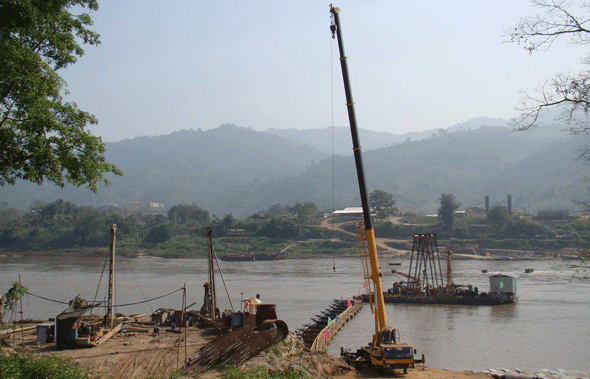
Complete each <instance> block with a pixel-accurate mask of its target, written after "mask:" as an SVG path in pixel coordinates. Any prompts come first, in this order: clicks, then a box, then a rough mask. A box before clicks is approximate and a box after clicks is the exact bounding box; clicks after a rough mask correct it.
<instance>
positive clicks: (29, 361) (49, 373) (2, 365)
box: [0, 354, 100, 379]
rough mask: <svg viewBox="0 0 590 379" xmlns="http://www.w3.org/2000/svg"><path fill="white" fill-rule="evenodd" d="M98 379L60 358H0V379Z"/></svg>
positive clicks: (21, 356)
mask: <svg viewBox="0 0 590 379" xmlns="http://www.w3.org/2000/svg"><path fill="white" fill-rule="evenodd" d="M4 378H18V379H45V378H47V379H49V378H51V379H82V378H85V379H98V378H100V376H99V375H98V374H96V373H93V372H91V371H90V370H87V369H83V368H81V367H80V366H79V365H78V364H76V363H75V362H74V361H72V360H68V359H62V358H58V357H48V358H35V357H32V356H31V355H27V354H13V355H10V356H8V357H4V356H0V379H4Z"/></svg>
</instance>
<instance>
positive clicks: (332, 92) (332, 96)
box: [330, 38, 336, 212]
mask: <svg viewBox="0 0 590 379" xmlns="http://www.w3.org/2000/svg"><path fill="white" fill-rule="evenodd" d="M330 97H331V102H332V212H335V211H336V180H335V174H334V171H335V170H334V166H335V163H334V38H332V39H331V41H330Z"/></svg>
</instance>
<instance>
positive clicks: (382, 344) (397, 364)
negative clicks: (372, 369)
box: [370, 327, 415, 373]
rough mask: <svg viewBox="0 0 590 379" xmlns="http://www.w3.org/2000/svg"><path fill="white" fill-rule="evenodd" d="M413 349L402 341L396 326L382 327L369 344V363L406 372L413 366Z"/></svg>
mask: <svg viewBox="0 0 590 379" xmlns="http://www.w3.org/2000/svg"><path fill="white" fill-rule="evenodd" d="M414 353H415V351H414V349H413V348H412V346H410V345H408V344H405V343H403V338H402V336H401V334H400V332H399V330H397V329H396V328H389V327H387V328H383V329H382V330H381V332H379V333H378V334H375V335H374V336H373V344H372V345H371V346H370V356H371V364H372V365H373V366H376V367H387V368H390V369H396V368H401V369H403V370H404V373H407V371H408V368H410V367H411V368H413V367H414V363H415V361H414Z"/></svg>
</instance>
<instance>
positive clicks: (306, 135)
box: [266, 117, 508, 155]
mask: <svg viewBox="0 0 590 379" xmlns="http://www.w3.org/2000/svg"><path fill="white" fill-rule="evenodd" d="M482 126H495V127H507V126H508V121H507V120H503V119H499V118H489V117H478V118H474V119H471V120H469V121H466V122H463V123H461V124H457V125H454V126H451V127H450V128H448V129H446V131H447V132H454V131H469V130H472V129H479V128H480V127H482ZM395 129H396V128H395V127H394V126H392V128H391V132H390V133H388V132H375V131H373V130H367V129H362V128H360V129H359V135H360V136H361V137H362V138H361V142H362V146H363V151H369V150H375V149H379V148H382V147H387V146H391V145H396V144H398V143H402V142H406V141H419V140H423V139H428V138H430V137H432V135H433V134H434V135H436V134H438V133H439V130H438V129H431V130H426V131H423V132H410V133H404V134H393V133H395ZM266 132H267V133H270V134H273V135H276V136H279V137H281V138H285V139H288V140H291V141H293V142H296V143H300V144H304V145H307V146H311V147H314V148H316V149H318V150H320V151H322V152H323V153H325V154H328V155H332V152H334V154H336V155H352V141H351V137H350V128H349V127H348V126H334V127H327V128H323V129H303V130H300V129H293V128H283V129H268V130H266Z"/></svg>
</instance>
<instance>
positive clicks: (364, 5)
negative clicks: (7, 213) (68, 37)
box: [60, 0, 587, 142]
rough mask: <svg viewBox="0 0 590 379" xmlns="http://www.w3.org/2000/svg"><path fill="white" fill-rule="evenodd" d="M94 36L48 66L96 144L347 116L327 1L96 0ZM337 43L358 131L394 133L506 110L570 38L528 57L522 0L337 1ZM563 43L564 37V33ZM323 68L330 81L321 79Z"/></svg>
mask: <svg viewBox="0 0 590 379" xmlns="http://www.w3.org/2000/svg"><path fill="white" fill-rule="evenodd" d="M99 4H100V9H99V10H98V12H95V13H94V14H93V18H94V22H95V24H94V26H93V29H94V30H96V31H97V32H98V33H100V34H101V42H102V43H101V45H99V46H98V47H94V46H85V50H86V54H85V55H84V56H83V57H82V58H81V59H80V60H79V61H78V62H77V63H76V64H74V65H72V66H70V67H69V68H68V69H66V70H62V71H61V72H60V74H61V75H62V76H63V77H64V78H65V79H66V81H67V82H68V89H69V91H70V96H69V99H72V100H74V101H76V103H77V104H78V106H79V107H80V108H81V109H83V110H86V111H88V112H90V113H92V114H94V115H96V116H97V117H98V119H99V125H98V126H96V127H93V128H92V129H91V130H92V132H93V134H96V135H100V136H102V137H103V139H104V140H105V141H108V142H110V141H118V140H121V139H125V138H133V137H136V136H141V135H161V134H168V133H170V132H172V131H174V130H179V129H190V128H194V129H197V128H202V129H210V128H216V127H218V126H219V125H221V124H224V123H234V124H236V125H237V126H243V127H252V128H253V129H255V130H265V129H268V128H298V129H308V128H324V127H328V126H331V125H332V99H333V103H334V112H333V113H334V124H335V125H345V126H346V125H348V118H347V113H346V106H345V100H344V90H343V86H342V74H341V71H340V64H339V61H338V50H337V42H336V40H332V38H331V33H330V13H329V5H330V3H329V2H327V1H311V0H310V1H256V0H250V1H237V0H236V1H224V0H219V1H204V0H203V1H201V0H195V1H190V0H186V1H175V0H169V1H149V0H142V1H133V0H129V1H120V0H99ZM334 5H335V6H337V7H339V8H340V10H341V13H340V20H341V24H342V31H343V38H344V45H345V49H346V55H347V56H348V65H349V70H350V77H351V84H352V93H353V98H354V101H355V107H356V113H357V120H358V125H359V127H361V128H366V129H371V130H376V131H386V132H390V133H394V134H403V133H406V132H410V131H422V130H426V129H432V128H440V127H443V128H444V127H449V126H452V125H455V124H458V123H461V122H464V121H467V120H468V119H471V118H473V117H480V116H486V117H499V118H511V117H514V116H516V115H517V111H516V110H515V109H514V107H515V106H516V105H518V102H519V99H520V98H521V97H522V94H521V91H524V90H532V89H534V88H535V87H537V86H538V85H539V84H542V83H544V82H545V81H546V80H548V79H550V78H551V77H552V76H554V75H555V74H556V73H557V72H559V71H561V72H568V71H575V70H578V69H579V68H580V65H579V61H580V59H581V58H582V57H584V56H585V54H587V51H585V50H584V48H583V47H575V46H570V45H567V44H565V43H559V44H556V45H554V46H553V48H552V49H551V50H550V51H547V52H539V53H535V54H533V55H529V54H528V53H527V52H526V51H525V50H524V49H523V47H522V46H518V45H517V44H512V43H504V41H505V40H506V38H505V37H504V36H503V35H504V31H505V30H506V29H508V28H513V27H514V26H515V25H516V24H517V23H518V21H519V20H520V18H521V17H522V16H524V15H533V14H535V13H537V12H538V10H537V9H536V8H533V7H532V6H531V5H530V3H529V2H528V1H525V0H494V1H487V0H486V1H484V0H480V1H474V0H464V1H460V0H453V1H450V0H449V1H439V0H430V1H423V0H412V1H406V0H403V1H402V0H390V1H386V0H373V1H371V0H367V1H359V0H357V1H349V0H343V1H340V2H338V3H334ZM564 42H565V41H564ZM332 77H333V85H332V84H331V83H332V79H331V78H332Z"/></svg>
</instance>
